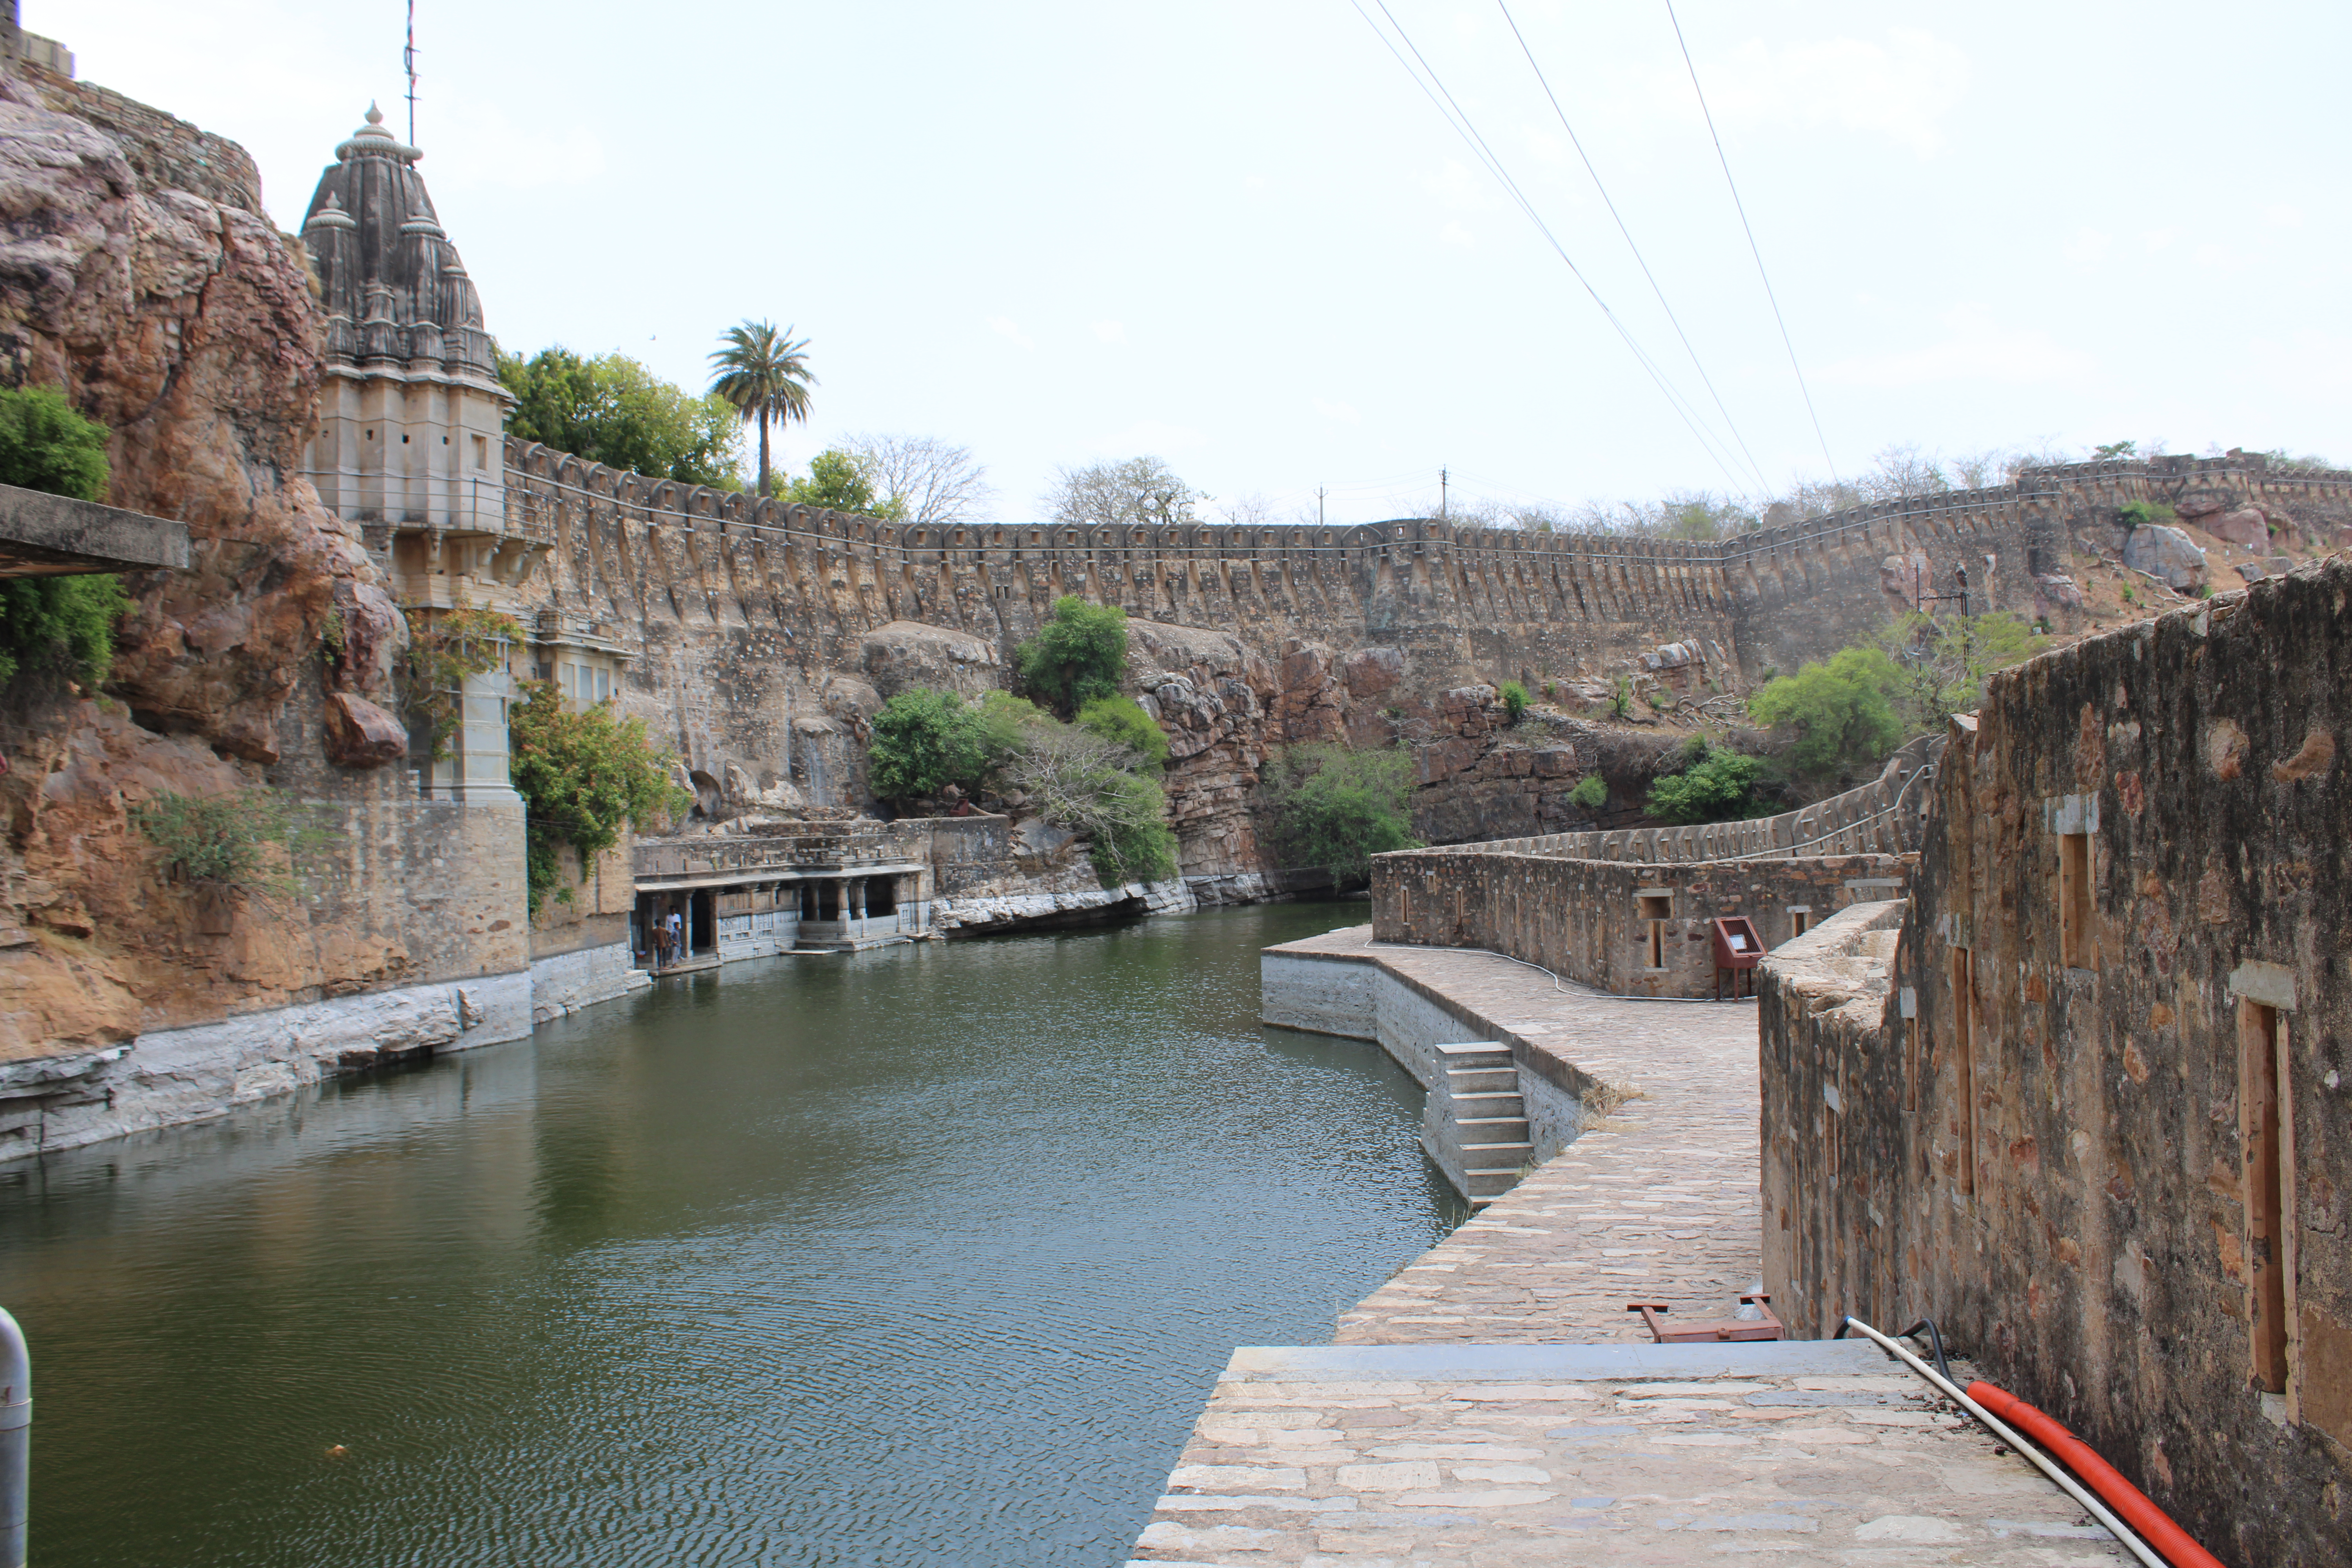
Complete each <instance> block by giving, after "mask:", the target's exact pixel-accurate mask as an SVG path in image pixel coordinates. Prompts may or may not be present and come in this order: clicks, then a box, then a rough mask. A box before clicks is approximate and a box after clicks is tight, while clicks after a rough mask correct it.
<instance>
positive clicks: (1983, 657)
mask: <svg viewBox="0 0 2352 1568" xmlns="http://www.w3.org/2000/svg"><path fill="white" fill-rule="evenodd" d="M1879 647H1880V648H1881V649H1882V650H1884V651H1885V654H1886V656H1887V658H1888V659H1889V661H1890V663H1891V666H1892V668H1893V672H1894V673H1893V677H1892V679H1890V680H1889V681H1888V683H1887V686H1886V690H1887V694H1888V696H1889V697H1890V698H1891V699H1892V700H1894V703H1895V714H1896V717H1898V718H1899V719H1900V720H1901V721H1903V725H1904V727H1905V729H1906V731H1909V732H1910V733H1912V734H1915V735H1925V734H1932V733H1936V732H1937V731H1941V730H1942V729H1943V727H1944V721H1945V720H1946V719H1947V718H1948V717H1950V716H1951V715H1952V714H1954V713H1966V712H1969V711H1970V710H1973V709H1974V708H1976V707H1977V706H1978V705H1979V703H1981V702H1983V700H1984V691H1985V682H1986V680H1987V679H1990V677H1991V675H1992V673H1993V671H1995V670H1997V669H2006V668H2009V667H2010V666H2011V665H2012V664H2016V663H2019V662H2020V661H2021V660H2023V659H2026V658H2032V654H2033V628H2032V627H2031V626H2027V625H2026V624H2025V621H2024V618H2023V617H2022V616H2012V615H2009V614H2006V613H1999V612H1997V613H1994V614H1991V615H1983V616H1929V615H1925V614H1922V613H1920V612H1918V611H1913V612H1911V613H1910V614H1907V615H1905V616H1900V617H1898V618H1897V619H1896V620H1895V623H1894V624H1893V625H1891V626H1888V627H1887V628H1886V629H1885V631H1884V632H1883V633H1882V634H1881V635H1880V637H1879Z"/></svg>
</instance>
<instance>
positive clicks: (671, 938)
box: [654, 910, 686, 969]
mask: <svg viewBox="0 0 2352 1568" xmlns="http://www.w3.org/2000/svg"><path fill="white" fill-rule="evenodd" d="M685 956H686V917H685V916H684V915H682V914H680V913H679V912H678V911H677V910H670V912H669V913H668V914H667V915H663V916H660V917H658V918H657V919H656V920H655V921H654V967H655V968H656V969H667V968H668V967H669V966H670V965H671V964H673V963H677V961H678V960H679V959H681V958H684V957H685Z"/></svg>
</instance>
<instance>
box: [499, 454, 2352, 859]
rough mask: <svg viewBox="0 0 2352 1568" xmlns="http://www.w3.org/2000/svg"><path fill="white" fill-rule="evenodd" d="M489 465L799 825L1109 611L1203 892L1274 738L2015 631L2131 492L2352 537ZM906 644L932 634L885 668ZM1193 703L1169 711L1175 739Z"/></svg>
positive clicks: (690, 750)
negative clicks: (2130, 524) (1234, 511)
mask: <svg viewBox="0 0 2352 1568" xmlns="http://www.w3.org/2000/svg"><path fill="white" fill-rule="evenodd" d="M506 460H507V468H508V472H507V497H508V506H509V514H510V515H509V524H510V527H511V529H512V530H513V531H515V532H516V533H517V534H519V535H522V536H527V537H530V538H532V539H535V540H541V541H545V542H547V551H546V554H545V558H544V560H543V561H542V562H541V563H540V565H539V566H538V567H537V569H535V570H534V571H533V572H532V573H531V574H530V578H529V579H528V580H527V581H526V583H525V584H523V597H524V600H525V602H526V604H527V605H530V607H533V608H536V609H540V610H544V611H550V612H556V613H559V614H562V615H568V616H580V617H584V619H585V621H586V622H587V623H588V624H589V625H590V626H592V627H593V632H594V635H595V636H597V637H600V638H604V639H606V640H608V641H610V642H612V643H614V644H615V645H617V646H618V647H622V648H624V649H625V650H626V651H627V652H628V653H629V654H630V655H631V656H632V657H631V659H630V662H629V664H628V666H627V669H626V673H625V689H624V692H623V694H622V701H623V705H624V707H625V709H626V710H629V711H632V712H635V713H637V714H639V715H641V716H642V717H644V718H645V719H646V721H648V723H649V725H650V726H651V727H652V729H653V730H654V731H655V732H656V733H657V734H659V735H661V736H663V737H664V738H665V739H666V740H667V741H669V742H671V743H672V744H674V745H676V746H677V749H678V750H679V751H680V752H681V753H682V754H683V756H684V757H685V758H686V759H687V763H688V767H689V768H690V769H691V770H692V771H693V772H694V773H696V775H697V780H696V782H697V783H698V784H699V785H702V786H703V787H704V788H705V789H706V791H708V792H709V793H710V794H711V795H713V796H714V797H716V796H725V797H727V798H729V799H736V798H737V797H743V798H746V799H748V798H750V797H752V796H755V795H761V794H762V793H766V792H771V791H772V790H774V789H775V788H776V787H777V786H779V785H782V784H789V785H791V786H792V787H793V789H794V790H796V791H797V792H798V793H799V794H800V795H802V796H803V798H805V799H807V800H808V801H810V802H812V803H814V804H818V805H842V804H857V803H859V802H861V801H862V800H863V799H864V798H865V794H866V790H865V780H864V778H863V775H862V771H861V770H862V767H863V762H864V742H865V739H866V723H867V721H869V720H870V719H871V718H872V716H873V713H874V711H875V710H877V708H878V707H879V706H880V704H881V701H882V700H883V697H884V696H885V695H886V690H885V688H891V689H895V687H896V686H898V685H900V684H904V683H905V681H906V680H907V679H909V678H910V676H909V672H910V671H917V672H919V671H920V670H922V669H927V668H929V667H930V666H931V665H932V664H940V660H942V659H944V660H946V661H947V662H946V664H943V665H941V666H940V668H942V669H945V670H946V671H947V673H948V674H949V676H950V677H951V679H950V681H949V682H948V683H949V684H953V685H956V686H958V687H973V688H978V687H982V686H989V685H995V684H999V683H1002V682H1003V681H1004V680H1005V679H1007V678H1008V677H1007V674H1006V669H1007V667H1008V666H1009V664H1010V660H1011V656H1012V653H1013V648H1014V647H1016V646H1017V645H1018V644H1019V643H1020V642H1021V641H1022V640H1023V639H1024V638H1025V637H1029V636H1031V635H1033V634H1034V632H1035V630H1036V628H1037V627H1038V626H1039V625H1040V624H1041V622H1042V621H1043V620H1044V619H1045V618H1046V617H1047V616H1049V615H1050V614H1051V611H1052V605H1053V603H1054V601H1055V599H1057V598H1059V597H1061V596H1062V595H1077V596H1079V597H1081V598H1086V599H1088V600H1092V601H1094V602H1097V603H1101V604H1109V605H1119V606H1121V607H1122V608H1124V609H1125V610H1126V611H1127V612H1128V614H1129V616H1130V617H1131V618H1132V619H1133V620H1134V621H1135V622H1136V623H1138V624H1139V627H1140V628H1142V629H1144V630H1145V631H1147V632H1149V633H1150V634H1152V635H1155V636H1156V637H1158V638H1159V642H1160V643H1164V644H1166V645H1167V647H1165V648H1161V647H1159V646H1158V645H1157V644H1153V645H1150V646H1149V647H1147V649H1146V652H1147V653H1149V654H1150V658H1141V659H1139V660H1138V661H1136V662H1134V664H1133V667H1132V668H1130V672H1129V673H1130V682H1131V684H1133V685H1134V686H1135V688H1136V689H1137V690H1138V691H1139V692H1141V693H1146V694H1149V693H1151V692H1153V691H1154V690H1155V689H1158V688H1159V687H1160V686H1164V685H1165V682H1162V681H1160V676H1161V675H1162V674H1164V673H1169V672H1179V673H1183V674H1185V675H1186V677H1187V679H1189V680H1191V681H1192V688H1193V691H1194V693H1196V694H1198V703H1199V706H1200V709H1201V711H1199V712H1197V713H1193V714H1192V715H1191V720H1197V721H1199V722H1197V723H1191V728H1192V729H1194V730H1197V731H1200V733H1199V734H1196V735H1193V736H1191V737H1190V738H1189V739H1188V738H1187V737H1185V736H1183V735H1181V734H1180V735H1179V738H1180V739H1181V740H1185V741H1186V744H1187V745H1192V744H1193V742H1202V743H1201V744H1199V745H1197V746H1195V747H1194V750H1192V751H1190V752H1188V751H1185V750H1184V749H1183V748H1182V747H1180V755H1179V757H1178V760H1177V765H1176V767H1175V768H1174V769H1173V770H1172V771H1171V778H1170V784H1171V800H1173V802H1174V803H1175V805H1176V807H1177V812H1176V817H1177V823H1178V827H1179V836H1180V841H1181V844H1182V846H1183V868H1184V870H1185V871H1186V873H1187V874H1188V875H1196V876H1213V875H1227V876H1229V875H1236V874H1243V873H1247V872H1251V871H1255V870H1258V869H1261V868H1262V867H1261V865H1260V855H1259V851H1258V848H1257V846H1256V842H1255V834H1254V832H1253V831H1252V829H1251V826H1250V824H1249V820H1248V810H1247V802H1248V799H1249V796H1250V795H1251V792H1252V790H1253V788H1254V786H1255V770H1256V767H1257V765H1258V763H1259V762H1260V761H1261V760H1262V758H1263V756H1264V754H1265V750H1266V749H1267V748H1268V747H1270V746H1276V745H1280V744H1284V743H1286V742H1292V741H1304V740H1326V739H1337V738H1340V737H1342V736H1345V737H1347V738H1349V739H1352V740H1354V741H1355V742H1358V743H1371V744H1382V743H1387V742H1390V741H1391V740H1396V739H1400V738H1402V739H1407V740H1411V739H1412V734H1411V733H1408V731H1410V730H1411V729H1412V726H1411V724H1410V723H1405V724H1384V722H1383V720H1382V716H1383V715H1386V716H1390V717H1391V719H1393V718H1396V717H1398V716H1403V717H1405V718H1406V719H1408V720H1409V719H1410V718H1411V717H1412V716H1413V715H1421V716H1423V717H1424V718H1429V719H1432V720H1436V719H1442V718H1444V716H1445V713H1446V711H1447V710H1446V703H1447V702H1448V701H1449V700H1454V706H1456V707H1458V706H1460V703H1459V700H1458V695H1459V693H1461V692H1463V691H1465V690H1469V689H1474V688H1475V685H1477V684H1489V685H1491V684H1496V683H1499V682H1501V681H1503V680H1518V681H1521V682H1523V683H1526V684H1528V685H1529V686H1530V687H1531V688H1532V687H1535V686H1537V685H1538V684H1539V683H1541V682H1543V681H1546V680H1551V679H1561V680H1570V679H1578V678H1580V677H1581V678H1586V679H1591V678H1594V677H1599V676H1603V675H1606V674H1609V673H1611V672H1613V671H1618V670H1628V671H1639V670H1640V669H1641V668H1642V665H1641V660H1642V657H1643V655H1644V654H1646V653H1649V652H1650V651H1651V650H1653V649H1655V648H1658V647H1661V646H1662V645H1664V644H1666V643H1670V642H1679V643H1683V644H1685V645H1686V646H1689V647H1696V648H1699V649H1701V650H1702V652H1704V653H1706V657H1707V658H1708V660H1709V662H1708V664H1707V667H1706V668H1708V669H1709V670H1710V671H1712V672H1714V673H1713V677H1712V678H1713V679H1718V680H1722V681H1727V682H1736V683H1746V682H1748V681H1753V680H1754V679H1758V678H1759V677H1760V676H1761V675H1762V674H1763V673H1764V672H1765V671H1767V670H1768V669H1773V668H1779V669H1788V670H1793V669H1795V668H1798V667H1799V666H1800V665H1801V664H1802V663H1804V662H1805V661H1806V660H1808V659H1814V658H1826V657H1827V656H1828V655H1830V654H1831V653H1833V652H1835V651H1836V650H1837V649H1838V648H1839V647H1844V646H1846V645H1847V644H1849V643H1853V642H1857V641H1862V640H1865V639H1866V638H1867V637H1869V636H1870V635H1871V633H1872V632H1873V631H1874V629H1875V628H1876V627H1877V626H1879V625H1880V624H1882V623H1883V622H1884V620H1885V617H1886V615H1887V613H1888V611H1889V609H1890V608H1891V607H1892V606H1894V605H1896V604H1898V603H1900V602H1902V601H1901V599H1900V597H1899V596H1898V595H1897V594H1896V593H1895V591H1894V590H1895V589H1897V588H1898V587H1900V586H1901V584H1898V583H1897V582H1896V581H1895V579H1896V578H1897V577H1903V578H1904V580H1905V581H1906V582H1907V583H1908V584H1909V585H1910V591H1911V592H1913V593H1916V591H1917V588H1918V584H1919V583H1920V581H1921V580H1922V578H1923V577H1924V580H1925V581H1926V582H1927V584H1928V585H1929V586H1930V588H1931V590H1932V591H1938V592H1940V591H1944V590H1946V589H1947V588H1948V584H1949V583H1950V580H1951V574H1953V572H1955V571H1957V570H1958V569H1960V568H1962V567H1965V568H1967V569H1968V571H1969V579H1970V592H1971V598H1972V601H1973V605H1974V607H1977V608H1983V607H1986V606H1987V605H1997V606H1999V607H2002V608H2008V609H2014V610H2020V611H2024V612H2028V613H2032V611H2034V609H2035V608H2036V605H2037V603H2038V601H2037V594H2038V592H2039V591H2040V590H2039V585H2038V584H2037V583H2036V581H2035V579H2036V577H2037V575H2041V576H2049V575H2053V574H2057V573H2060V572H2063V570H2064V566H2065V561H2066V555H2067V550H2068V543H2067V542H2068V540H2069V538H2070V537H2071V536H2072V535H2073V534H2074V532H2075V531H2079V530H2083V529H2091V528H2097V527H2102V526H2111V525H2112V523H2113V520H2114V516H2115V511H2116V508H2117V507H2119V506H2121V505H2122V504H2124V503H2125V502H2126V501H2128V500H2161V501H2166V502H2168V503H2179V502H2184V501H2189V500H2193V498H2199V497H2205V496H2208V495H2212V496H2219V497H2221V498H2222V499H2223V500H2224V501H2225V502H2226V503H2227V504H2230V505H2232V506H2236V505H2242V504H2247V503H2249V502H2251V501H2256V500H2259V502H2260V504H2263V505H2266V506H2269V505H2275V506H2277V507H2279V508H2280V509H2281V511H2282V515H2287V514H2293V515H2294V516H2297V517H2308V518H2309V519H2311V520H2312V521H2311V527H2312V528H2313V530H2314V531H2325V530H2326V529H2329V528H2336V527H2340V526H2341V524H2340V523H2339V522H2337V521H2330V520H2338V519H2342V520H2352V474H2329V475H2311V474H2304V473H2298V474H2294V475H2274V474H2272V473H2270V472H2269V470H2268V467H2267V465H2266V464H2265V463H2264V462H2263V459H2262V458H2259V457H2232V458H2226V459H2210V460H2209V459H2192V458H2158V459H2152V460H2148V461H2144V462H2127V463H2100V464H2081V465H2074V466H2072V467H2068V468H2043V469H2032V470H2028V471H2027V472H2026V473H2025V474H2024V475H2023V476H2022V477H2021V479H2020V481H2019V482H2018V483H2017V484H2015V485H2011V486H2007V487H2002V488H1999V489H1984V490H1970V491H1956V492H1948V493H1946V494H1942V495H1938V496H1935V497H1931V498H1923V499H1919V500H1908V501H1895V502H1887V503H1883V504H1879V505H1874V506H1869V507H1862V508H1857V509H1854V510H1850V511H1846V512H1842V513H1838V514H1835V515H1833V516H1831V517H1826V518H1820V519H1815V520H1812V521H1808V522H1804V523H1798V524H1792V525H1790V526H1788V527H1785V528H1779V529H1769V530H1765V531H1760V532H1757V533H1752V534H1747V535H1742V536H1741V537H1739V538H1738V539H1736V540H1732V541H1728V542H1675V541H1660V540H1648V539H1628V538H1623V537H1612V536H1591V535H1569V534H1548V533H1530V532H1525V531H1517V530H1496V529H1475V528H1458V527H1454V526H1452V525H1450V524H1447V523H1443V522H1435V521H1426V520H1423V521H1395V522H1383V523H1367V524H1360V525H1357V526H1353V527H1346V528H1299V527H1281V528H1231V527H1217V526H1211V525H1200V526H1192V525H1187V526H1181V527H1150V528H1075V529H1074V528H1061V527H1055V526H1051V525H1047V524H1044V523H1025V524H1017V525H1016V524H1011V523H992V524H985V525H951V526H947V527H937V526H931V527H924V526H911V525H910V526H900V525H897V524H892V523H887V522H882V521H876V520H874V519H871V518H860V517H854V516H849V515H845V514H843V513H839V512H833V511H822V510H812V509H810V508H807V507H803V506H798V505H786V504H782V503H779V502H777V501H775V500H771V499H766V498H761V497H756V496H747V495H743V494H740V493H734V492H722V491H719V490H714V489H707V488H698V487H691V486H686V485H680V484H677V483H674V482H671V481H668V480H658V479H647V478H646V477H644V476H642V475H637V474H629V473H624V472H619V471H616V470H614V469H610V468H604V467H601V466H599V465H595V464H591V463H586V462H583V460H582V459H580V458H576V457H573V456H571V455H569V454H565V453H562V452H556V451H552V450H551V449H549V448H547V447H541V446H538V445H536V444H527V443H524V442H520V441H517V440H511V439H510V440H509V442H508V443H507V453H506ZM1987 557H1990V558H1991V565H1990V567H1988V566H1987V564H1986V558H1987ZM1890 561H1893V562H1897V563H1904V567H1905V569H1904V572H1903V573H1890V572H1889V571H1887V570H1886V568H1887V567H1888V565H1889V563H1890ZM922 626H929V627H934V628H944V630H945V632H946V633H947V634H948V637H947V638H946V639H944V640H942V641H941V643H940V647H936V648H915V647H902V646H900V645H903V644H907V643H908V641H909V637H910V633H911V631H912V629H913V628H919V627H922ZM957 637H962V638H967V639H970V641H969V645H968V646H966V645H960V644H958V643H956V642H955V640H954V639H955V638H957ZM1202 637H1208V638H1213V639H1216V641H1217V646H1216V647H1211V646H1209V644H1207V643H1204V642H1202V641H1201V639H1202ZM1707 650H1711V652H1709V651H1707ZM1147 663H1148V664H1153V665H1155V666H1156V667H1157V668H1143V666H1144V665H1145V664H1147ZM949 666H952V668H949ZM1178 696H1179V697H1181V696H1182V693H1181V692H1180V693H1179V694H1178ZM1172 701H1174V699H1171V702H1172ZM1182 706H1183V703H1181V702H1178V703H1176V708H1175V709H1171V710H1170V711H1168V712H1165V713H1163V715H1162V717H1163V720H1164V721H1167V722H1169V723H1170V725H1171V731H1175V730H1179V729H1181V728H1182V727H1183V726H1181V725H1180V724H1179V722H1178V720H1179V718H1180V717H1181V714H1180V713H1179V712H1178V711H1177V709H1181V708H1182ZM1187 722H1188V723H1190V722H1191V721H1190V720H1188V721H1187ZM1423 727H1424V728H1426V727H1427V726H1425V725H1424V726H1423ZM1212 732H1213V741H1212ZM1441 738H1442V737H1441ZM1424 749H1425V748H1424ZM730 770H731V771H730ZM1488 815H1493V814H1491V813H1490V814H1488ZM1530 815H1539V814H1532V813H1531V814H1530ZM1840 847H1848V846H1840ZM1851 847H1874V846H1859V845H1857V846H1851Z"/></svg>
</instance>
